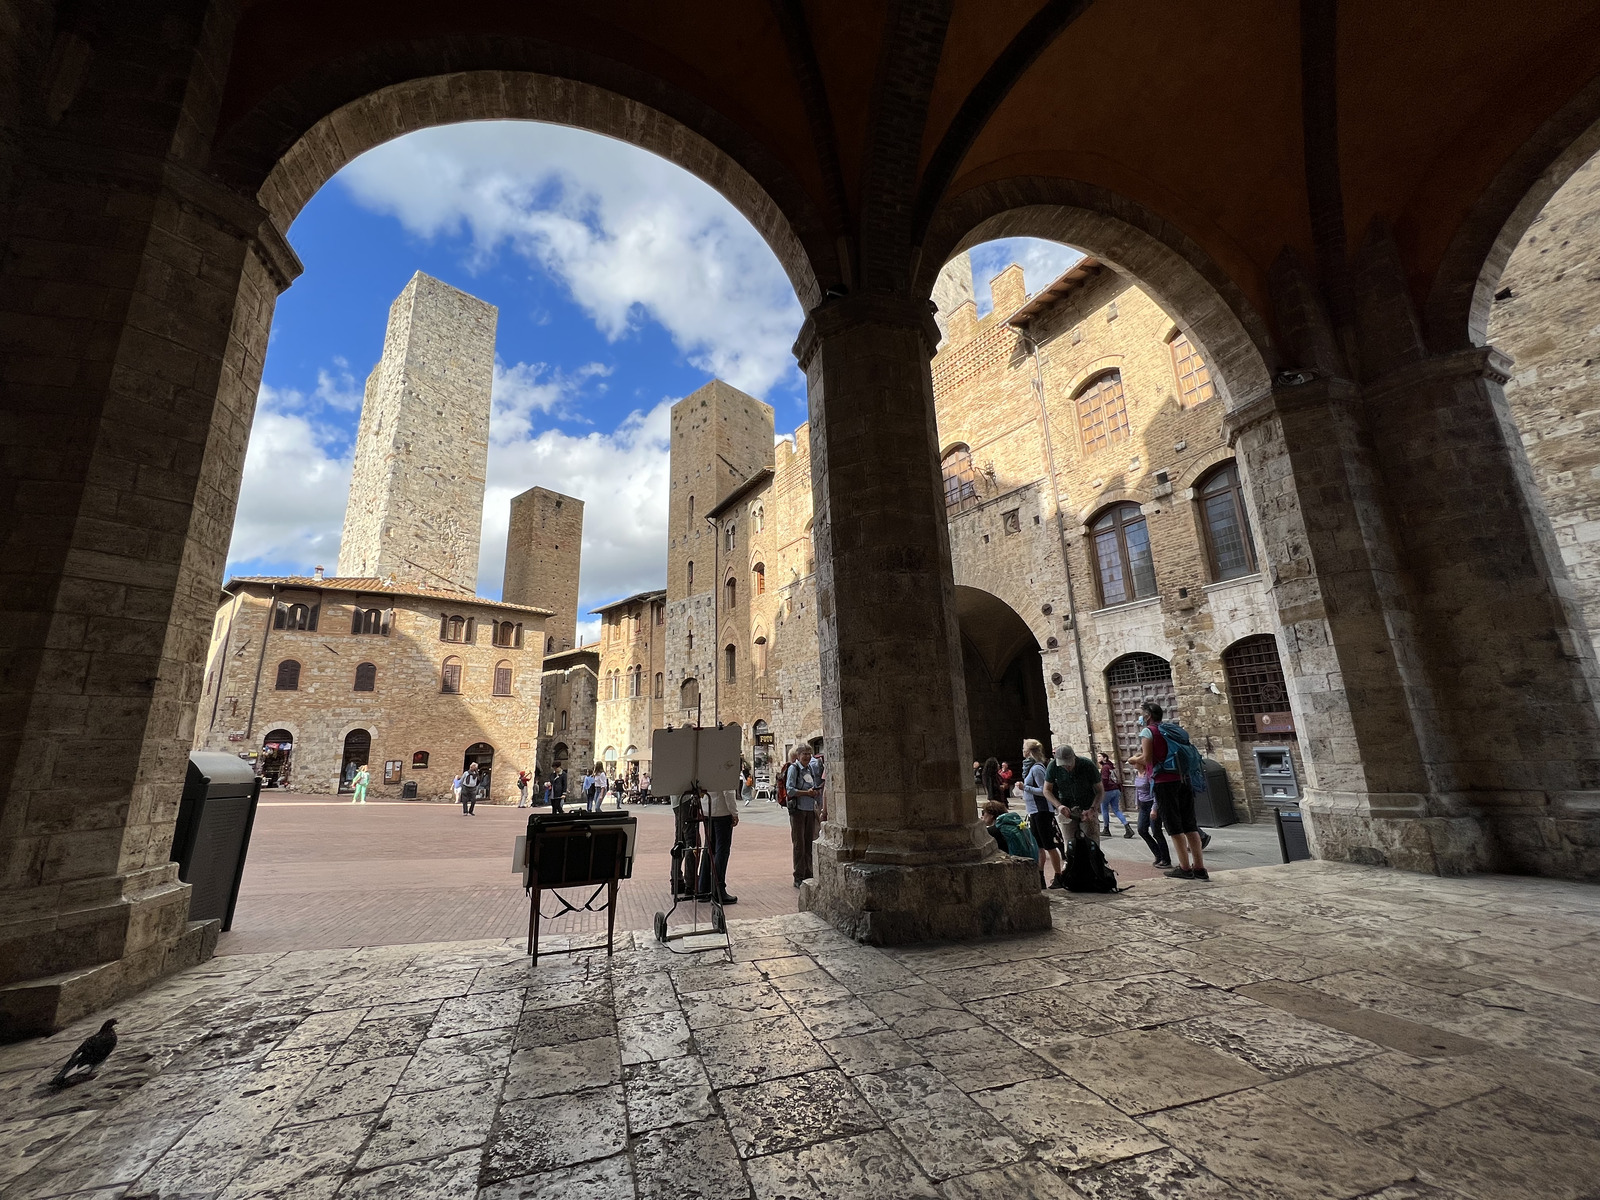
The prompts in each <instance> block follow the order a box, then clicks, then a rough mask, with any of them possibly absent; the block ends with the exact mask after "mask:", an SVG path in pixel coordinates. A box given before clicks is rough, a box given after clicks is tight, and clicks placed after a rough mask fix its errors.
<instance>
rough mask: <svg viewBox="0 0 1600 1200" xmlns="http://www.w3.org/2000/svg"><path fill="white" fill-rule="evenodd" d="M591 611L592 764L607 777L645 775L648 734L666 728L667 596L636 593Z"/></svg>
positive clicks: (649, 736)
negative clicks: (594, 642) (596, 661)
mask: <svg viewBox="0 0 1600 1200" xmlns="http://www.w3.org/2000/svg"><path fill="white" fill-rule="evenodd" d="M594 611H595V613H596V614H597V615H598V616H599V617H600V642H599V647H600V698H599V701H598V703H597V705H596V709H597V711H596V714H595V741H594V744H595V750H596V754H595V761H597V762H602V763H604V764H605V767H606V773H607V774H608V775H609V774H613V773H615V772H617V771H621V772H622V773H623V775H624V776H625V777H628V778H633V777H636V776H638V775H640V774H649V772H650V759H651V733H652V732H653V731H654V730H657V729H661V728H664V727H665V725H666V715H665V701H666V694H667V692H666V670H667V593H666V591H665V589H657V590H654V591H649V592H640V593H638V594H637V595H634V596H629V597H627V598H626V599H623V600H618V601H615V602H614V603H612V604H607V605H604V606H602V607H600V608H597V609H595V610H594Z"/></svg>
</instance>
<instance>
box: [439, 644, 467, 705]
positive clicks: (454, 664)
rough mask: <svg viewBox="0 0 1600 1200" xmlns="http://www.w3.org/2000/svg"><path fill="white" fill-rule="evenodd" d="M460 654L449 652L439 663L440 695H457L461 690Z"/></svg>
mask: <svg viewBox="0 0 1600 1200" xmlns="http://www.w3.org/2000/svg"><path fill="white" fill-rule="evenodd" d="M461 675H462V671H461V656H460V655H457V654H449V655H446V656H445V660H444V662H442V663H440V664H439V694H440V695H441V696H459V695H461V694H462V692H461Z"/></svg>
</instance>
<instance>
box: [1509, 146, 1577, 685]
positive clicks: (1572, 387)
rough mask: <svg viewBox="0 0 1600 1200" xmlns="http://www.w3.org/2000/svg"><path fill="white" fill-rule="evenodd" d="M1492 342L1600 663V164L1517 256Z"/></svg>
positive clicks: (1553, 201)
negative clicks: (1503, 357)
mask: <svg viewBox="0 0 1600 1200" xmlns="http://www.w3.org/2000/svg"><path fill="white" fill-rule="evenodd" d="M1489 342H1490V344H1491V345H1493V346H1496V347H1498V348H1499V349H1501V350H1503V351H1504V352H1505V353H1506V354H1507V355H1508V356H1509V357H1510V358H1511V360H1512V364H1513V365H1512V369H1511V378H1510V379H1508V380H1507V381H1506V385H1505V386H1506V401H1507V402H1508V403H1509V404H1510V406H1511V415H1512V417H1513V418H1514V419H1515V421H1516V424H1517V429H1518V431H1519V432H1520V433H1521V435H1522V444H1523V446H1524V448H1525V449H1526V450H1527V452H1528V461H1529V463H1530V465H1531V466H1532V467H1533V475H1534V481H1535V483H1536V484H1537V485H1538V488H1539V491H1540V494H1541V495H1542V497H1543V499H1544V505H1545V511H1546V513H1547V514H1548V515H1549V517H1550V523H1551V526H1552V528H1553V530H1554V533H1555V538H1556V543H1557V546H1558V547H1559V550H1560V556H1561V560H1562V562H1563V563H1564V564H1565V566H1566V569H1567V574H1568V578H1569V581H1570V584H1571V586H1572V588H1573V592H1574V595H1575V597H1576V598H1577V601H1578V603H1579V604H1580V605H1581V607H1582V609H1583V613H1584V616H1585V618H1586V623H1587V625H1588V628H1589V636H1590V638H1591V639H1593V641H1594V644H1595V649H1596V652H1597V653H1600V158H1593V159H1590V160H1589V162H1587V163H1586V164H1585V165H1584V166H1582V167H1580V168H1579V169H1578V171H1577V172H1576V173H1575V174H1574V175H1573V176H1572V178H1571V179H1569V180H1567V182H1566V183H1564V184H1563V185H1562V186H1561V189H1560V190H1559V191H1558V192H1556V194H1555V195H1554V196H1552V197H1551V198H1550V202H1549V203H1548V204H1546V205H1545V207H1544V208H1543V209H1542V210H1541V211H1540V213H1539V215H1538V216H1537V217H1535V218H1534V221H1533V223H1532V224H1531V225H1529V226H1528V231H1527V233H1526V234H1524V235H1523V238H1522V241H1521V242H1520V243H1518V245H1517V248H1516V249H1515V250H1514V251H1512V253H1511V258H1510V260H1509V261H1508V262H1507V263H1506V269H1505V273H1504V274H1503V275H1501V277H1500V288H1499V290H1498V291H1497V292H1496V293H1495V296H1494V303H1493V308H1492V309H1491V310H1490V315H1489Z"/></svg>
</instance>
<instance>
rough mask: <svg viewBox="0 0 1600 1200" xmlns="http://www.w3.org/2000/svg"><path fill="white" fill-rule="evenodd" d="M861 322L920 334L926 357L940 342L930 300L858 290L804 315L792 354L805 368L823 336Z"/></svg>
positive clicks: (836, 332) (892, 293)
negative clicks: (896, 327) (892, 326)
mask: <svg viewBox="0 0 1600 1200" xmlns="http://www.w3.org/2000/svg"><path fill="white" fill-rule="evenodd" d="M863 325H895V326H899V327H900V328H902V329H915V330H917V331H918V332H920V333H921V334H922V339H923V342H924V343H925V344H926V348H927V352H928V357H929V358H932V357H933V352H934V351H935V350H936V349H937V348H938V345H939V325H938V323H937V322H936V321H935V320H934V319H933V302H932V301H931V300H926V299H919V298H917V297H914V296H905V295H900V294H898V293H894V292H859V293H857V294H855V295H853V296H832V297H829V298H828V299H826V300H824V301H823V302H822V303H821V304H819V305H817V307H816V308H813V309H812V310H811V311H810V312H809V313H807V314H806V320H805V324H803V325H802V326H800V336H799V337H797V338H795V342H794V356H795V358H796V359H798V360H799V363H800V369H801V370H802V371H804V370H806V369H807V367H808V366H809V364H810V362H811V359H812V356H813V355H815V354H816V352H817V348H818V347H819V346H820V345H821V344H822V342H823V340H824V339H826V338H830V337H833V336H834V335H835V334H838V333H843V332H845V331H846V330H850V329H855V328H857V327H859V326H863Z"/></svg>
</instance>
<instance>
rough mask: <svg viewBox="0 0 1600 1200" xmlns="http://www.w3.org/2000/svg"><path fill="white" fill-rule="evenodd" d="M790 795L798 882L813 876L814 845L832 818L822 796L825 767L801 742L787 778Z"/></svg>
mask: <svg viewBox="0 0 1600 1200" xmlns="http://www.w3.org/2000/svg"><path fill="white" fill-rule="evenodd" d="M783 787H784V791H785V792H787V793H788V798H789V840H790V841H791V842H792V843H793V845H794V885H795V887H799V886H800V885H801V884H802V883H804V882H805V881H806V880H807V879H810V878H811V875H812V869H811V866H812V864H811V858H812V848H813V847H814V846H815V844H816V841H817V830H819V829H820V828H821V827H822V822H823V821H826V820H827V819H828V804H827V801H826V800H824V799H823V797H822V767H821V764H819V763H817V762H815V761H813V759H812V757H811V747H810V746H801V747H800V748H799V749H798V750H797V751H795V758H794V761H793V762H792V763H790V764H789V770H788V775H787V777H786V778H785V779H784V784H783Z"/></svg>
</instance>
